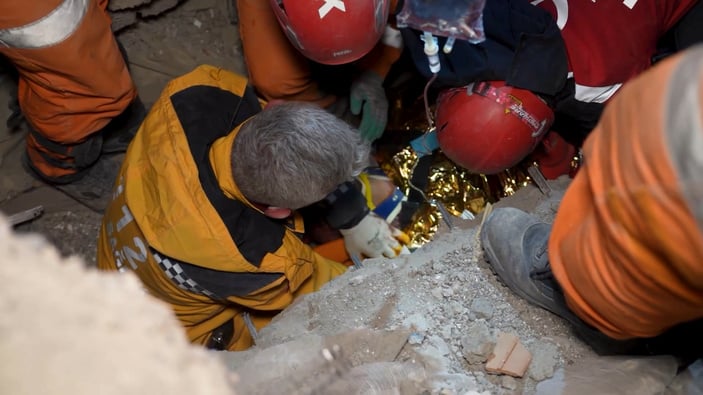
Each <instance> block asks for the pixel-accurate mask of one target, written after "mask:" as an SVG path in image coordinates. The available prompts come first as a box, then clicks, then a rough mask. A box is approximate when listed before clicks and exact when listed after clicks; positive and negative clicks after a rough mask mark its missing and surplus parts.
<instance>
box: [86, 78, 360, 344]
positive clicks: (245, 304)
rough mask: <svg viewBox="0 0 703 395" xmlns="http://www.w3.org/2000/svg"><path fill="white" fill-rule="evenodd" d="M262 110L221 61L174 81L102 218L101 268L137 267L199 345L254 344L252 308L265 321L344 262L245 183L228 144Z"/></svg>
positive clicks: (128, 160) (143, 128)
mask: <svg viewBox="0 0 703 395" xmlns="http://www.w3.org/2000/svg"><path fill="white" fill-rule="evenodd" d="M260 110H261V104H260V102H259V100H258V99H257V97H256V95H254V94H253V91H252V90H251V89H250V88H248V87H247V80H246V79H245V78H244V77H241V76H239V75H236V74H233V73H230V72H227V71H225V70H222V69H218V68H215V67H212V66H200V67H198V68H196V69H195V70H194V71H192V72H191V73H189V74H186V75H184V76H182V77H179V78H176V79H175V80H173V81H171V82H170V83H169V84H168V85H167V86H166V88H165V89H164V91H163V93H162V94H161V97H160V98H159V99H158V100H157V101H156V103H155V104H154V106H153V108H152V109H151V111H150V112H149V114H148V116H147V118H146V119H145V121H144V123H143V124H142V126H141V128H140V129H139V131H138V133H137V135H136V137H135V139H134V141H133V142H132V144H131V145H130V147H129V150H128V151H127V154H126V157H125V161H124V164H123V165H122V169H121V171H120V174H119V176H118V179H117V182H116V186H115V190H114V194H113V201H112V202H111V203H110V205H109V206H108V208H107V209H106V213H105V217H104V219H103V223H102V227H101V231H100V238H99V242H98V267H99V268H100V269H103V270H122V271H124V270H130V271H133V272H134V273H136V275H137V276H138V277H139V279H140V280H141V281H142V283H143V284H144V287H145V288H146V289H147V290H148V292H150V293H151V294H153V295H154V296H156V297H157V298H159V299H161V300H163V301H165V302H167V303H169V304H170V305H171V306H172V308H173V310H174V312H175V313H176V316H177V317H178V319H179V320H180V322H181V323H182V324H183V326H184V327H185V328H186V332H187V335H188V338H189V339H190V340H191V341H192V342H194V343H198V344H204V345H209V346H211V347H216V348H224V349H229V350H243V349H246V348H248V347H250V346H251V345H252V336H251V333H250V331H249V330H248V328H247V326H246V322H245V321H246V320H245V317H246V316H247V315H248V316H249V317H250V318H251V321H250V322H251V323H253V325H254V326H255V327H256V328H257V329H258V328H261V327H263V326H264V325H266V324H267V323H268V322H269V321H270V319H271V318H272V317H273V315H275V314H276V313H277V312H279V311H280V310H282V309H283V308H285V307H287V306H288V305H290V304H291V303H292V302H293V300H294V299H296V297H298V296H300V295H302V294H306V293H309V292H312V291H315V290H317V289H319V288H320V287H321V286H322V285H323V284H325V283H326V282H328V281H330V280H331V279H332V278H334V277H336V276H338V275H340V274H342V273H343V272H344V271H345V270H346V267H345V266H343V265H341V264H339V263H337V262H333V261H330V260H328V259H325V258H323V257H322V256H320V255H318V254H317V253H315V252H314V251H313V250H312V249H311V248H310V246H308V245H306V244H304V243H303V242H302V241H301V240H300V238H299V235H300V233H301V232H302V230H303V229H302V220H301V219H300V217H299V216H296V217H295V219H294V220H290V221H287V222H282V221H277V220H273V219H271V218H269V217H266V216H265V215H263V214H262V213H261V212H260V211H259V210H257V209H256V208H254V206H253V205H252V204H251V203H250V202H248V201H247V200H246V198H245V197H244V196H243V195H242V194H241V192H240V191H239V189H238V188H237V186H236V184H235V180H234V179H233V177H232V166H231V160H232V159H231V147H232V143H233V141H234V139H235V137H236V134H237V132H238V131H239V127H240V126H241V124H242V123H243V122H246V120H247V119H248V118H250V117H251V116H253V115H255V114H256V113H258V112H259V111H260ZM235 160H236V159H235ZM223 328H225V330H224V333H225V335H224V337H223V336H222V333H223ZM227 328H229V329H227ZM213 331H215V334H216V335H217V336H219V337H220V338H217V339H214V337H215V336H213ZM222 337H223V338H222Z"/></svg>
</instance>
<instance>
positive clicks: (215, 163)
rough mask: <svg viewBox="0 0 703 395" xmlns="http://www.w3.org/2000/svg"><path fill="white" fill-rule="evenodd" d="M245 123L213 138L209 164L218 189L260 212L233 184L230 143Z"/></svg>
mask: <svg viewBox="0 0 703 395" xmlns="http://www.w3.org/2000/svg"><path fill="white" fill-rule="evenodd" d="M245 123H246V121H244V122H242V123H241V124H239V125H238V126H237V127H236V128H234V130H233V131H232V132H231V133H229V134H228V135H226V136H224V137H220V138H219V139H217V140H215V142H214V143H213V144H212V147H210V165H211V166H212V170H213V171H214V172H215V177H217V183H218V184H219V186H220V189H221V190H222V192H224V194H225V195H226V196H227V197H228V198H230V199H236V200H239V201H240V202H243V203H245V204H246V205H247V206H249V207H251V208H253V209H255V210H257V211H259V212H261V210H259V209H258V208H256V206H254V205H253V204H251V202H250V201H249V200H247V198H246V197H245V196H244V194H242V191H240V190H239V188H238V187H237V185H236V184H235V182H234V175H233V174H232V144H233V143H234V139H235V138H236V137H237V134H239V130H240V129H241V128H242V125H244V124H245Z"/></svg>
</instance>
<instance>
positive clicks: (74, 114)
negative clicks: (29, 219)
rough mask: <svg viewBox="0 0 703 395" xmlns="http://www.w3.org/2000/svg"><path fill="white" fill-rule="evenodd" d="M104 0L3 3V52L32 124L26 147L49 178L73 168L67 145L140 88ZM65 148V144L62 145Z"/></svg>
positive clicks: (16, 0) (0, 38) (96, 128)
mask: <svg viewBox="0 0 703 395" xmlns="http://www.w3.org/2000/svg"><path fill="white" fill-rule="evenodd" d="M106 6H107V0H45V1H31V2H26V1H21V0H6V1H2V2H0V54H2V55H5V56H6V57H7V58H9V59H10V61H12V63H13V64H14V65H15V67H16V68H17V70H18V72H19V87H18V99H19V103H20V107H21V109H22V113H23V114H24V116H25V118H26V119H27V121H28V122H29V123H30V125H31V126H32V128H33V129H34V130H35V131H36V132H37V133H38V134H39V135H40V136H41V137H43V138H44V139H46V140H49V141H50V142H51V143H57V144H59V145H62V146H67V147H68V149H67V151H68V152H65V151H64V152H55V151H56V150H54V149H53V148H52V147H51V146H52V145H53V144H46V143H45V144H42V143H41V142H39V141H38V140H37V138H35V137H34V136H32V135H31V134H30V135H29V136H28V138H27V148H28V150H27V152H28V156H29V159H30V160H31V161H32V163H33V165H34V167H35V168H36V169H38V170H39V171H40V172H42V173H43V174H44V176H46V177H47V178H54V177H60V176H64V175H67V174H72V173H74V172H76V169H75V168H72V166H63V167H62V166H56V165H55V164H52V159H53V160H56V161H58V162H59V163H60V162H66V163H69V164H70V163H73V161H74V158H73V157H72V156H71V152H70V151H71V150H70V146H71V145H74V144H77V143H80V142H83V141H84V140H85V139H86V138H87V137H88V136H89V135H91V134H93V133H95V132H97V131H99V130H100V129H101V128H103V127H104V126H105V125H107V124H108V122H110V120H111V119H113V118H114V117H115V116H117V115H119V114H121V113H122V112H123V111H124V110H125V109H126V108H127V106H128V105H129V104H130V103H131V102H132V101H133V100H134V98H135V97H136V95H137V93H136V88H135V86H134V84H133V83H132V79H131V78H130V76H129V72H128V70H127V66H126V64H125V61H124V59H123V58H122V55H121V54H120V51H119V48H118V46H117V42H116V41H115V37H114V35H113V34H112V31H111V29H110V23H111V21H110V17H109V15H108V14H107V12H106V11H105V7H106ZM61 151H63V150H61Z"/></svg>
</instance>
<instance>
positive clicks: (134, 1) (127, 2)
mask: <svg viewBox="0 0 703 395" xmlns="http://www.w3.org/2000/svg"><path fill="white" fill-rule="evenodd" d="M152 1H153V0H110V1H109V3H108V4H107V9H108V10H109V11H119V10H126V9H130V8H136V7H139V6H143V5H146V4H149V3H151V2H152Z"/></svg>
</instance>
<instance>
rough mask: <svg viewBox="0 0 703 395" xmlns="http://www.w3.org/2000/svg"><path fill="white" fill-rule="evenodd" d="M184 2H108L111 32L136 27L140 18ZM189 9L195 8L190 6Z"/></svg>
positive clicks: (121, 0)
mask: <svg viewBox="0 0 703 395" xmlns="http://www.w3.org/2000/svg"><path fill="white" fill-rule="evenodd" d="M184 1H185V0H110V2H109V3H108V6H107V10H108V13H109V14H110V16H111V17H112V31H113V32H120V31H122V30H124V29H125V28H127V27H130V26H134V25H136V24H137V23H138V22H139V21H140V20H141V19H142V18H151V17H155V16H159V15H161V14H163V13H165V12H167V11H170V10H172V9H173V8H175V7H176V6H177V5H178V4H180V3H182V2H184ZM190 3H196V4H199V3H201V2H200V1H192V0H191V1H190ZM211 3H212V2H205V4H204V5H203V6H202V7H200V8H199V7H196V8H195V9H201V8H203V7H204V8H207V7H210V6H211ZM191 7H195V6H194V5H192V6H191Z"/></svg>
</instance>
